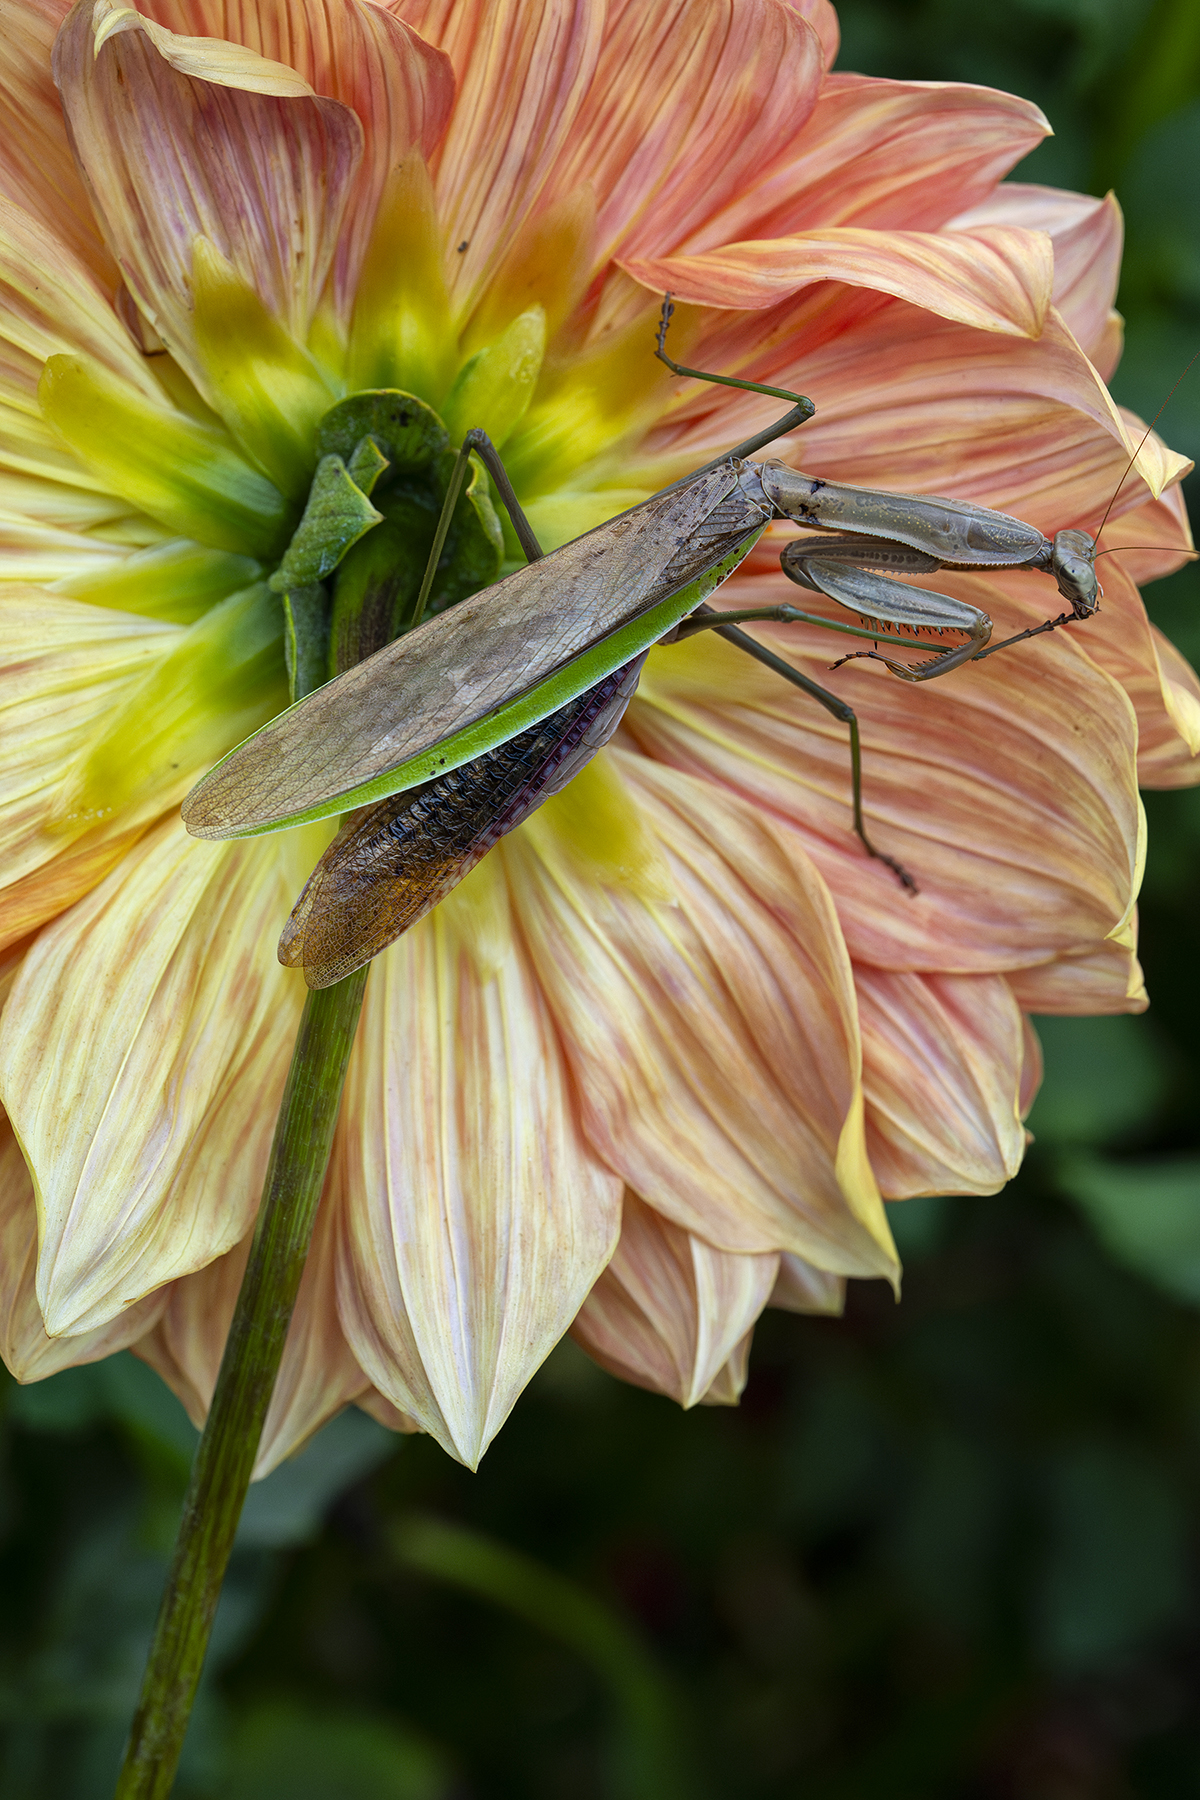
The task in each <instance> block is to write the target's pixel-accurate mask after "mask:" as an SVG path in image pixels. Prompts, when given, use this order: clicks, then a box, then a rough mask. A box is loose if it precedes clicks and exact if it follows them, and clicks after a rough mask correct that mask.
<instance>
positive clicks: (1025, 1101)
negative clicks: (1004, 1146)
mask: <svg viewBox="0 0 1200 1800" xmlns="http://www.w3.org/2000/svg"><path fill="white" fill-rule="evenodd" d="M1009 986H1010V987H1011V986H1012V983H1011V982H1009ZM1021 1032H1022V1036H1023V1038H1024V1040H1025V1048H1024V1054H1023V1056H1022V1061H1021V1092H1020V1095H1019V1096H1018V1111H1019V1112H1020V1114H1021V1117H1022V1119H1026V1118H1028V1116H1029V1109H1030V1107H1031V1106H1032V1105H1033V1103H1034V1101H1035V1100H1036V1099H1037V1095H1038V1089H1039V1088H1040V1087H1041V1085H1042V1075H1043V1073H1044V1067H1043V1063H1042V1044H1041V1039H1040V1038H1039V1037H1038V1034H1037V1032H1036V1031H1035V1030H1034V1028H1033V1021H1032V1020H1031V1019H1030V1018H1028V1017H1027V1015H1025V1014H1022V1015H1021Z"/></svg>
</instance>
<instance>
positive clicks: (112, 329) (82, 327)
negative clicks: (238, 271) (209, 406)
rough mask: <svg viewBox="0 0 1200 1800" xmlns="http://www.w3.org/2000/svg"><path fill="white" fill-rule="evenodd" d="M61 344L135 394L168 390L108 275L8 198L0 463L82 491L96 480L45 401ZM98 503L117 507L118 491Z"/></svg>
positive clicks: (0, 256) (0, 257)
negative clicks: (48, 372) (133, 334)
mask: <svg viewBox="0 0 1200 1800" xmlns="http://www.w3.org/2000/svg"><path fill="white" fill-rule="evenodd" d="M60 353H70V354H77V353H82V354H83V355H85V356H87V357H88V358H89V359H90V360H91V361H92V362H94V363H97V364H99V365H100V366H101V367H102V368H104V369H105V370H106V372H107V373H109V374H110V375H113V376H115V377H116V378H117V379H118V380H119V381H121V382H122V383H123V384H124V385H125V386H127V387H128V388H129V390H130V392H131V394H133V395H135V396H144V397H146V398H154V399H156V400H157V401H158V402H159V403H160V404H161V400H162V390H161V389H160V388H159V387H158V385H157V383H156V382H155V381H154V379H153V376H152V375H151V373H150V370H149V367H148V365H147V362H146V359H145V358H144V357H142V356H140V355H139V354H138V352H137V350H136V348H135V346H134V345H133V343H132V342H131V340H130V337H129V334H128V332H127V331H126V330H125V328H124V326H123V325H122V324H121V323H120V321H119V320H118V318H117V316H116V314H115V312H114V311H113V308H112V304H111V301H110V299H109V297H108V294H107V292H106V291H105V288H104V286H103V284H102V281H101V278H100V277H98V276H97V275H96V274H95V272H94V271H93V269H92V268H91V267H90V266H89V265H88V264H87V263H86V262H84V261H83V260H82V259H81V258H80V257H79V256H78V255H77V254H76V252H75V251H74V250H72V249H70V248H69V247H68V246H67V245H66V244H64V243H63V242H62V241H61V240H60V239H59V238H57V237H56V236H55V235H54V234H53V232H52V231H50V230H48V229H47V227H46V226H45V225H43V224H41V223H40V222H39V221H38V220H37V219H35V218H33V217H32V215H31V214H29V213H27V212H25V211H23V210H22V209H21V208H20V207H18V206H14V205H13V204H12V203H11V202H10V201H8V200H4V199H0V464H4V465H7V468H8V469H10V470H15V471H20V472H21V473H19V474H14V475H9V476H8V477H7V479H8V480H9V481H10V482H11V481H16V482H18V483H20V482H22V481H24V482H25V483H26V484H27V485H30V486H34V485H36V486H38V487H45V488H51V487H52V488H54V489H56V490H58V491H59V492H62V490H63V484H69V486H68V487H67V492H70V491H71V489H74V490H75V491H76V492H79V491H80V490H81V489H83V490H86V489H88V488H95V487H96V486H97V485H98V484H97V483H96V482H95V480H94V478H93V477H92V476H91V475H90V474H89V473H88V472H87V471H85V470H84V469H83V467H82V466H81V464H80V463H79V461H78V459H77V458H76V457H74V456H73V455H72V454H71V452H70V451H69V450H68V449H67V448H66V447H65V446H64V444H63V443H62V440H61V439H60V438H59V437H58V435H57V433H56V432H55V431H54V430H53V429H52V428H51V427H50V426H49V425H48V424H47V422H46V421H45V420H44V419H43V418H42V415H41V412H40V409H39V406H38V398H37V395H38V382H39V380H40V379H41V374H42V369H43V367H44V365H45V362H46V360H47V358H48V357H50V356H54V355H56V354H60ZM31 477H34V478H37V477H41V478H42V479H41V481H39V482H36V483H35V482H31V481H30V478H31ZM92 498H93V500H95V499H96V496H94V495H93V496H92ZM100 504H101V506H103V505H104V504H107V505H108V507H109V510H110V511H111V510H112V501H111V497H110V496H105V497H104V500H103V501H101V502H100Z"/></svg>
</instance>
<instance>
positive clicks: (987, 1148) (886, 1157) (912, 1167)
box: [854, 965, 1025, 1200]
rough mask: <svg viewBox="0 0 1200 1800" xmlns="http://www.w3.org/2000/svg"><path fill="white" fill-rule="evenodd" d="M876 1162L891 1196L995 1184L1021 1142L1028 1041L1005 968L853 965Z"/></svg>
mask: <svg viewBox="0 0 1200 1800" xmlns="http://www.w3.org/2000/svg"><path fill="white" fill-rule="evenodd" d="M854 980H855V986H856V987H857V989H858V1008H859V1021H860V1023H861V1026H862V1034H863V1091H864V1093H865V1094H866V1099H867V1144H868V1148H869V1151H870V1156H871V1166H872V1167H873V1168H874V1170H875V1173H876V1175H877V1176H878V1177H879V1185H880V1188H881V1189H882V1191H883V1193H884V1194H885V1195H886V1196H887V1198H888V1199H889V1200H900V1199H907V1198H908V1197H909V1196H910V1195H913V1194H994V1193H996V1192H998V1191H999V1189H1000V1188H1002V1187H1003V1186H1004V1184H1005V1182H1006V1181H1008V1180H1009V1178H1010V1177H1011V1176H1013V1175H1015V1174H1016V1172H1017V1169H1018V1168H1019V1167H1020V1163H1021V1158H1022V1156H1023V1154H1024V1151H1025V1133H1024V1131H1023V1130H1022V1129H1021V1121H1020V1117H1019V1112H1018V1108H1019V1103H1020V1089H1021V1071H1022V1067H1023V1063H1024V1041H1023V1033H1022V1022H1021V1014H1020V1010H1019V1008H1018V1006H1017V1003H1016V1001H1015V999H1014V998H1013V993H1012V989H1011V988H1010V987H1009V985H1008V983H1007V982H1006V981H1005V979H1004V977H1003V976H1002V975H912V974H906V973H903V972H901V971H897V970H891V969H871V968H865V967H863V966H862V965H858V966H856V968H855V971H854Z"/></svg>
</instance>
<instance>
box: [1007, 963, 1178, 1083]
mask: <svg viewBox="0 0 1200 1800" xmlns="http://www.w3.org/2000/svg"><path fill="white" fill-rule="evenodd" d="M1008 983H1009V986H1010V987H1011V988H1012V991H1013V993H1014V994H1015V995H1016V997H1017V1001H1018V1003H1019V1004H1020V1006H1021V1007H1022V1008H1023V1009H1024V1011H1025V1012H1031V1013H1069V1014H1072V1015H1079V1016H1084V1015H1086V1014H1090V1013H1141V1012H1145V1010H1146V1008H1147V1007H1148V1006H1149V1004H1150V1002H1149V999H1148V998H1147V995H1146V984H1145V981H1144V980H1143V977H1142V966H1141V964H1140V963H1139V962H1138V959H1137V957H1136V955H1135V954H1134V951H1133V948H1132V946H1131V945H1128V944H1116V943H1108V944H1098V945H1097V946H1096V948H1095V949H1094V950H1091V951H1087V952H1084V953H1083V954H1081V955H1079V956H1064V957H1060V958H1058V959H1057V960H1056V961H1054V962H1049V963H1042V964H1041V965H1040V966H1039V967H1037V968H1033V969H1017V970H1015V971H1014V972H1013V973H1012V974H1011V975H1009V977H1008ZM1039 1072H1040V1063H1039ZM1030 1103H1031V1104H1032V1101H1031V1102H1030Z"/></svg>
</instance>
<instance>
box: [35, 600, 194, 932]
mask: <svg viewBox="0 0 1200 1800" xmlns="http://www.w3.org/2000/svg"><path fill="white" fill-rule="evenodd" d="M179 635H180V633H179V630H178V627H176V626H171V625H163V624H161V623H160V622H159V621H157V620H151V619H138V618H134V617H133V616H132V615H130V614H128V613H118V612H112V611H110V610H108V609H102V608H100V607H94V606H84V605H81V604H80V603H79V602H78V601H75V600H65V599H61V598H59V597H58V596H56V595H51V594H47V593H46V592H45V591H44V590H42V589H38V588H22V587H18V586H16V585H15V584H14V586H13V587H12V588H11V589H8V590H6V591H4V592H3V593H0V720H2V721H3V729H4V741H5V747H6V748H5V769H4V776H3V780H2V781H0V852H2V856H3V870H4V875H3V886H2V888H0V943H11V942H13V941H14V940H15V939H17V938H20V937H23V936H24V935H25V933H26V932H28V931H30V930H32V929H33V927H34V926H35V925H40V924H42V923H43V922H44V921H45V920H46V919H48V918H51V917H53V915H54V914H55V913H56V912H60V911H61V910H62V909H63V908H64V907H65V906H67V905H69V904H70V903H71V902H72V901H73V900H76V899H78V897H79V895H80V894H81V893H83V892H85V891H86V889H87V888H88V887H89V886H91V885H92V884H93V883H94V882H95V881H97V880H99V879H100V877H101V876H102V875H103V874H105V873H107V870H108V868H110V867H111V866H112V863H113V862H114V861H115V860H116V858H117V857H118V856H119V855H120V854H121V853H122V851H123V849H124V848H126V847H127V846H128V844H129V843H130V841H131V836H135V835H136V834H137V831H138V830H139V829H141V828H140V827H138V826H135V825H131V822H130V821H129V820H128V819H118V820H106V821H103V822H101V823H99V824H96V825H94V826H89V823H88V821H87V820H85V819H76V820H75V821H73V823H72V825H71V826H70V827H69V828H68V827H65V826H64V825H63V824H62V822H61V821H59V820H58V819H57V818H56V806H57V800H58V795H59V792H60V789H61V786H62V783H63V781H64V779H65V778H66V777H67V775H68V773H69V771H70V770H71V769H72V767H73V766H74V764H75V761H76V759H77V757H78V756H79V755H80V754H81V753H82V752H83V751H84V750H85V749H86V748H87V746H88V745H89V743H90V742H91V740H92V738H93V737H94V735H95V732H96V728H97V725H98V724H99V723H100V722H101V721H102V720H105V719H107V718H108V717H109V716H110V714H111V712H112V709H113V708H114V706H117V705H119V704H120V702H121V701H122V700H123V699H124V698H125V696H126V695H127V694H128V693H129V692H131V691H132V690H133V689H134V688H135V687H136V686H137V684H138V683H139V682H140V681H141V680H142V679H143V678H144V676H145V674H146V672H147V670H148V669H150V668H153V667H154V666H155V665H156V663H158V662H159V661H160V660H161V658H162V657H163V656H164V655H165V654H166V653H167V652H168V651H169V650H170V648H171V646H172V645H173V644H174V643H175V642H176V640H177V639H178V637H179Z"/></svg>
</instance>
